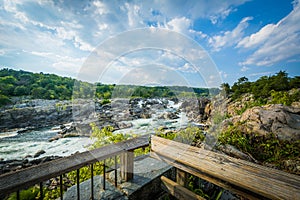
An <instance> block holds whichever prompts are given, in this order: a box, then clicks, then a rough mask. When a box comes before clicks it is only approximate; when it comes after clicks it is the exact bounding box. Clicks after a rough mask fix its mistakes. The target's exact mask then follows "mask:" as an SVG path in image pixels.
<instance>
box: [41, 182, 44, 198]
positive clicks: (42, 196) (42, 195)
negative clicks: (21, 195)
mask: <svg viewBox="0 0 300 200" xmlns="http://www.w3.org/2000/svg"><path fill="white" fill-rule="evenodd" d="M43 199H44V194H43V182H40V200H43Z"/></svg>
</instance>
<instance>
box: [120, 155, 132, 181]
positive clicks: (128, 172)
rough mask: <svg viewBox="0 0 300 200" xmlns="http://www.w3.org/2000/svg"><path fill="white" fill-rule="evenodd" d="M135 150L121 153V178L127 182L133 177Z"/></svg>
mask: <svg viewBox="0 0 300 200" xmlns="http://www.w3.org/2000/svg"><path fill="white" fill-rule="evenodd" d="M133 159H134V154H133V151H127V152H123V153H122V154H121V166H120V171H121V178H122V180H123V181H125V182H127V181H129V180H132V179H133Z"/></svg>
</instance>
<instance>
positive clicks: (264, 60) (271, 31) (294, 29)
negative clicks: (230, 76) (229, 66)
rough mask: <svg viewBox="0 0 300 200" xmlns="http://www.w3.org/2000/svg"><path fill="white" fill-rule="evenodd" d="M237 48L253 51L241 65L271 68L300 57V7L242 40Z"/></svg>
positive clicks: (297, 6) (297, 4) (296, 5)
mask: <svg viewBox="0 0 300 200" xmlns="http://www.w3.org/2000/svg"><path fill="white" fill-rule="evenodd" d="M237 48H245V49H251V50H252V49H253V50H254V53H253V54H252V55H250V56H249V57H248V58H247V59H246V60H245V61H243V62H241V63H240V65H257V66H270V65H273V64H275V63H277V62H280V61H283V60H286V59H292V58H293V57H295V56H299V55H300V5H299V3H298V1H295V3H294V8H293V10H292V11H291V12H290V13H289V14H288V15H287V16H286V17H284V18H283V19H281V20H280V21H279V22H278V23H276V24H268V25H266V26H264V27H263V28H262V29H260V30H259V31H258V32H257V33H254V34H252V35H250V36H247V37H245V38H243V40H241V41H240V42H239V43H238V45H237Z"/></svg>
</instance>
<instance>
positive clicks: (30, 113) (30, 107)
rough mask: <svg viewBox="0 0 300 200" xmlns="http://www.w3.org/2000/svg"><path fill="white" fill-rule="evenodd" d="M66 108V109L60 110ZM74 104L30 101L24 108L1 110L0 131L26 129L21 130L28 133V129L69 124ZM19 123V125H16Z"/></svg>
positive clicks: (15, 106) (68, 102)
mask: <svg viewBox="0 0 300 200" xmlns="http://www.w3.org/2000/svg"><path fill="white" fill-rule="evenodd" d="M60 107H64V109H60ZM72 118H73V115H72V102H71V101H58V100H30V101H28V102H27V103H26V104H24V103H22V106H18V104H16V105H14V106H12V107H11V108H9V107H8V108H7V109H4V110H1V112H0V121H1V122H2V123H1V124H0V131H2V132H3V131H5V130H9V129H14V128H25V129H22V130H20V133H21V132H26V131H27V130H31V129H28V128H27V127H33V128H39V127H46V126H50V125H57V124H59V123H68V122H70V121H71V120H72ZM16 121H18V123H16Z"/></svg>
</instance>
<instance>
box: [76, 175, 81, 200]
mask: <svg viewBox="0 0 300 200" xmlns="http://www.w3.org/2000/svg"><path fill="white" fill-rule="evenodd" d="M79 173H80V170H79V169H77V170H76V182H77V200H80V182H79V178H80V176H79V175H80V174H79Z"/></svg>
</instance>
